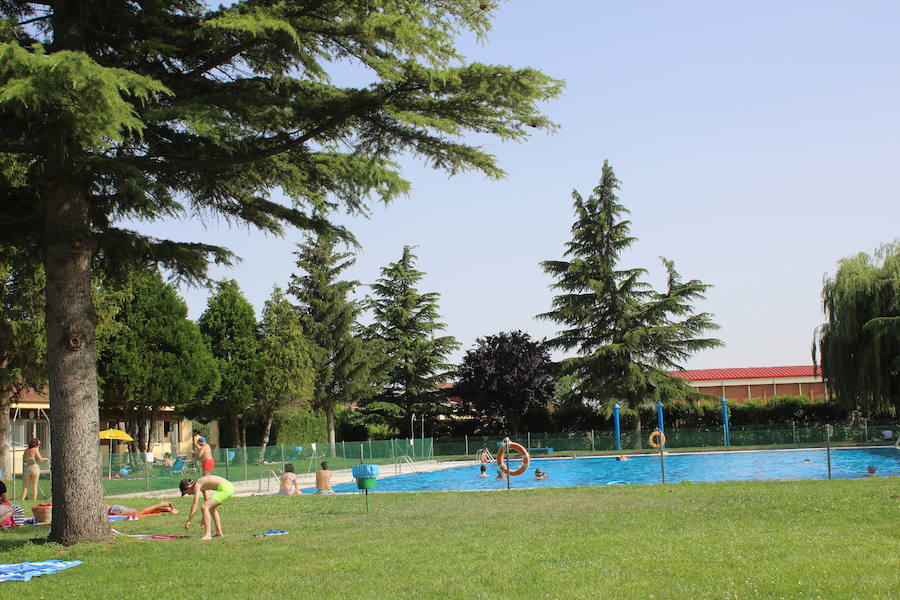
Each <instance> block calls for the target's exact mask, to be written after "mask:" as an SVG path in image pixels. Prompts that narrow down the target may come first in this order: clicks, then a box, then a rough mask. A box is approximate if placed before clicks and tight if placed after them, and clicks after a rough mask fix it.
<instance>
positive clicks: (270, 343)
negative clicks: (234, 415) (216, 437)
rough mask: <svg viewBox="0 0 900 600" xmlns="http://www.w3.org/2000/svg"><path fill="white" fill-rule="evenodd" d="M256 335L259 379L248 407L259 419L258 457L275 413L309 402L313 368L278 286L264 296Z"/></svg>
mask: <svg viewBox="0 0 900 600" xmlns="http://www.w3.org/2000/svg"><path fill="white" fill-rule="evenodd" d="M259 335H260V342H259V346H260V357H261V360H262V366H261V369H262V382H261V386H260V391H259V394H258V396H257V398H256V400H255V401H254V402H253V404H252V406H251V409H252V410H253V411H255V412H257V413H258V414H259V416H260V417H262V419H263V439H262V449H261V450H260V452H259V459H260V460H262V459H263V458H264V457H265V451H266V446H267V445H268V443H269V434H270V432H271V430H272V421H273V420H274V418H275V414H276V413H277V412H278V411H279V410H292V411H296V410H297V409H302V408H307V407H308V406H309V404H310V403H311V402H312V395H313V385H314V383H315V369H314V368H313V363H312V358H311V356H310V355H311V349H310V342H309V340H308V339H307V338H306V336H304V335H303V326H302V325H301V324H300V316H299V315H298V314H297V310H296V309H295V308H294V307H293V306H292V305H291V303H290V302H288V300H287V298H285V297H284V292H282V291H281V289H280V288H278V287H276V288H275V289H274V290H273V291H272V295H271V296H270V297H269V299H268V300H266V305H265V307H264V308H263V314H262V319H260V323H259Z"/></svg>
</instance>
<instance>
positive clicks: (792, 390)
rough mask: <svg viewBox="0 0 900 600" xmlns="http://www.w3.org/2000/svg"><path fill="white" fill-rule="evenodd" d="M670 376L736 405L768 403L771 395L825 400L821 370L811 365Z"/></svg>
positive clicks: (682, 372)
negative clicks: (737, 403) (684, 380)
mask: <svg viewBox="0 0 900 600" xmlns="http://www.w3.org/2000/svg"><path fill="white" fill-rule="evenodd" d="M669 375H671V376H673V377H681V378H682V379H686V380H687V382H688V385H690V386H691V387H692V388H694V389H696V390H697V391H698V392H700V393H702V394H710V395H712V396H715V397H717V398H727V399H728V400H729V401H735V402H746V401H748V400H762V401H764V402H768V401H769V399H770V398H771V397H772V396H807V397H808V398H810V399H811V400H818V399H824V398H825V397H826V395H825V384H824V382H823V381H822V371H821V369H820V368H815V367H813V366H812V365H808V366H807V365H801V366H793V367H749V368H740V369H696V370H689V371H671V372H670V373H669Z"/></svg>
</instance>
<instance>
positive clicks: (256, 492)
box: [108, 459, 477, 498]
mask: <svg viewBox="0 0 900 600" xmlns="http://www.w3.org/2000/svg"><path fill="white" fill-rule="evenodd" d="M474 464H477V463H476V462H475V461H473V460H471V459H470V460H460V461H436V460H427V461H421V462H417V463H415V469H416V471H417V472H419V473H428V472H431V471H441V470H443V469H452V468H454V467H461V466H465V465H474ZM379 466H380V468H381V475H379V477H378V478H379V479H384V478H386V477H394V476H395V475H403V474H408V473H412V472H413V468H412V467H411V466H410V465H409V464H408V463H407V464H400V465H379ZM398 468H399V471H398ZM272 470H273V471H274V472H275V473H277V474H280V470H278V469H275V468H274V466H273V469H272ZM297 477H298V478H299V479H300V487H301V489H311V488H314V487H315V485H316V474H315V473H297ZM352 481H354V479H353V474H352V472H351V470H350V469H340V470H336V471H332V472H331V485H339V484H342V483H351V482H352ZM232 483H234V495H235V496H272V495H274V494H276V493H277V492H278V481H277V479H276V478H274V477H272V475H271V474H269V476H268V478H267V479H250V480H247V481H234V482H232ZM180 495H181V492H180V491H179V490H178V488H175V489H167V490H153V491H145V492H135V493H132V494H118V495H115V496H108V498H177V497H179V496H180Z"/></svg>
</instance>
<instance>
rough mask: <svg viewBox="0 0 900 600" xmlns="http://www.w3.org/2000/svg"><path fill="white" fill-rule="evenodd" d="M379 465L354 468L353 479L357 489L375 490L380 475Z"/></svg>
mask: <svg viewBox="0 0 900 600" xmlns="http://www.w3.org/2000/svg"><path fill="white" fill-rule="evenodd" d="M380 474H381V473H380V472H379V469H378V465H356V466H355V467H353V478H354V479H356V487H357V488H358V489H361V490H374V489H375V480H376V478H377V477H378V476H379V475H380Z"/></svg>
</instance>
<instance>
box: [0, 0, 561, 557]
mask: <svg viewBox="0 0 900 600" xmlns="http://www.w3.org/2000/svg"><path fill="white" fill-rule="evenodd" d="M496 5H497V3H496V2H493V1H492V2H481V1H479V0H448V1H446V2H408V1H406V0H378V1H376V2H367V3H359V2H298V1H282V0H278V1H275V0H237V1H235V2H229V3H226V5H224V6H218V7H215V8H212V7H211V4H210V3H207V2H202V1H200V0H158V1H155V2H122V1H121V0H92V1H90V2H76V1H65V2H63V1H59V2H49V1H48V2H26V1H20V0H9V1H3V2H0V19H2V21H0V163H2V164H4V165H5V164H9V163H14V164H15V165H16V167H17V170H15V174H14V175H10V174H9V173H8V172H7V169H5V168H3V169H0V172H2V175H3V176H2V177H0V239H3V240H4V242H6V243H10V244H12V245H14V246H16V247H18V248H20V249H22V250H24V251H26V252H28V253H30V254H32V255H38V254H39V255H40V256H42V258H43V260H44V263H45V270H46V277H47V311H46V312H47V320H46V323H47V339H48V340H49V344H48V348H47V353H48V359H47V360H48V366H49V381H50V390H51V391H50V394H51V403H52V406H53V417H54V424H55V425H57V426H56V427H54V428H52V433H51V435H52V444H53V448H54V450H55V451H54V453H53V465H52V470H53V483H52V485H53V497H54V499H55V500H56V501H55V502H54V503H53V529H52V531H51V533H50V535H51V538H52V539H53V540H54V541H57V542H60V543H62V544H66V545H68V544H72V543H75V542H77V541H80V540H87V539H101V538H104V537H107V536H109V535H110V530H109V526H108V523H107V522H106V521H105V520H104V519H101V518H100V515H101V511H100V510H99V508H100V505H101V504H102V502H103V490H102V487H101V485H100V482H99V481H95V480H96V473H97V472H98V471H99V468H100V455H99V449H98V448H97V447H96V444H93V443H92V438H93V434H94V433H95V429H96V428H97V426H98V421H99V416H98V411H97V393H96V391H97V387H96V367H95V359H96V352H95V347H94V312H93V310H92V307H91V293H90V292H91V275H92V271H93V270H94V269H95V268H100V269H112V268H124V265H125V264H126V263H136V264H147V263H156V264H160V265H162V266H164V267H165V268H167V269H171V270H172V271H174V272H175V273H176V274H178V275H179V276H182V277H185V278H187V279H202V278H204V277H205V274H206V265H207V262H208V260H215V261H217V262H219V263H228V262H229V261H230V260H231V259H232V255H231V253H229V252H228V251H227V250H226V249H224V248H220V247H216V246H210V245H206V244H200V243H194V242H193V241H190V240H189V241H185V242H181V241H171V240H160V239H156V238H153V237H151V236H148V235H144V234H141V233H138V232H136V231H131V230H128V229H125V228H123V227H122V226H121V225H120V223H119V221H120V219H123V218H128V219H131V220H136V221H141V220H146V221H154V220H157V219H160V218H163V217H167V216H176V217H187V216H194V215H207V216H208V215H212V216H220V217H224V218H225V219H226V220H229V221H234V222H237V223H242V224H244V223H245V224H247V225H252V226H253V227H256V228H259V229H262V230H264V231H268V232H273V233H276V234H279V233H281V232H282V231H283V228H284V227H285V226H295V227H299V228H302V229H310V228H313V229H318V230H325V229H329V225H328V223H326V222H324V221H323V220H322V219H317V218H314V217H312V216H311V215H312V211H313V209H314V208H315V209H319V210H329V209H335V208H342V209H345V210H348V211H349V212H351V213H359V212H364V211H365V210H366V205H367V202H368V200H369V197H370V196H375V197H378V198H380V199H383V200H389V199H391V198H393V197H396V196H397V195H399V194H402V193H405V192H406V191H407V190H408V189H409V185H408V182H406V181H405V180H404V179H403V178H402V177H401V176H400V174H399V172H398V169H399V167H398V166H397V165H396V163H395V162H394V161H393V160H392V159H393V157H394V156H395V155H397V154H399V153H405V152H409V153H411V154H415V155H417V156H420V157H422V158H423V159H424V160H425V161H426V162H428V163H429V164H430V165H432V166H434V167H435V168H439V169H442V170H445V171H447V172H449V173H451V174H452V173H457V172H461V171H465V170H478V171H481V172H483V173H485V174H487V175H488V176H491V177H499V176H501V175H502V170H501V169H500V168H499V166H498V165H497V163H496V160H495V158H494V157H493V156H491V155H490V154H488V153H487V152H485V151H483V150H481V149H480V148H479V147H477V146H475V145H472V144H469V143H465V142H464V141H463V136H464V135H465V134H467V133H468V132H478V133H486V134H489V135H493V136H496V137H497V138H500V139H512V140H522V139H524V138H526V137H527V135H528V132H529V130H530V128H541V129H547V128H550V127H552V124H551V123H550V122H549V121H548V120H547V119H546V118H545V117H544V116H543V115H542V114H541V113H540V112H539V110H538V108H537V106H538V104H539V103H540V102H541V101H543V100H546V99H549V98H552V97H554V96H556V95H558V93H559V92H560V90H561V84H560V83H559V82H557V81H555V80H553V79H551V78H549V77H547V76H545V75H543V74H542V73H540V72H538V71H536V70H533V69H527V68H524V69H514V68H512V67H506V66H492V65H484V64H477V63H471V64H469V63H466V62H465V61H464V60H463V58H462V57H461V56H460V55H459V54H458V52H457V51H456V49H455V47H454V38H455V36H456V35H458V34H459V33H460V32H462V31H469V32H472V33H474V34H475V35H477V36H479V37H481V36H483V35H484V34H485V33H486V32H487V30H488V29H489V25H490V20H489V19H490V14H491V11H492V10H493V9H494V8H496ZM345 61H346V62H351V63H353V64H355V65H359V66H362V68H364V69H365V70H366V71H367V72H368V73H369V74H370V75H371V84H369V85H365V86H362V87H357V88H354V87H340V86H337V85H334V84H332V83H331V79H330V77H329V70H330V69H333V68H334V65H335V64H338V63H341V62H345ZM273 193H274V195H273ZM332 229H333V228H332Z"/></svg>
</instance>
